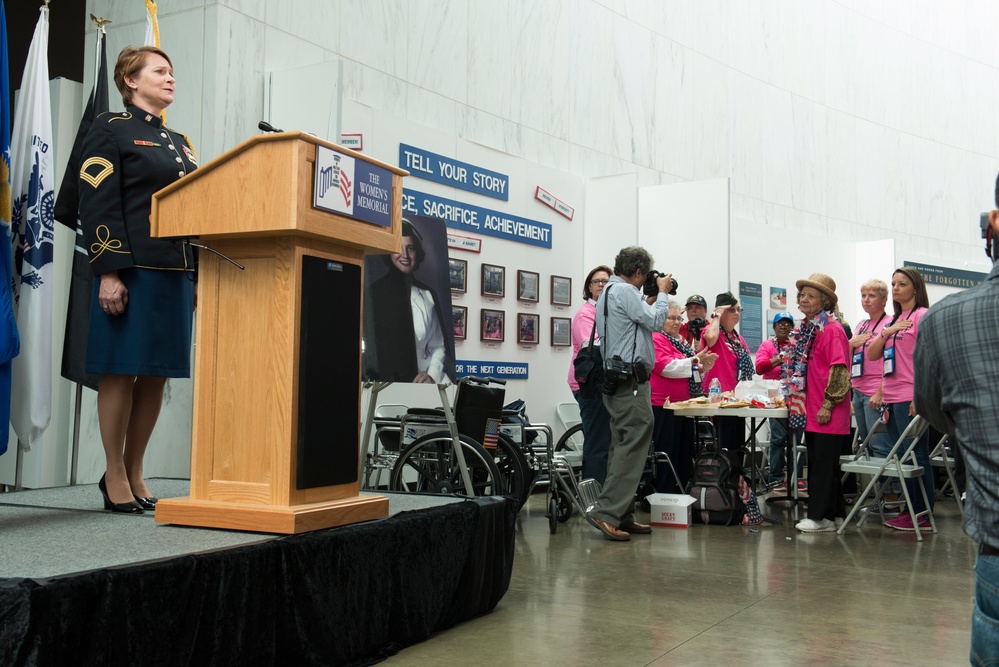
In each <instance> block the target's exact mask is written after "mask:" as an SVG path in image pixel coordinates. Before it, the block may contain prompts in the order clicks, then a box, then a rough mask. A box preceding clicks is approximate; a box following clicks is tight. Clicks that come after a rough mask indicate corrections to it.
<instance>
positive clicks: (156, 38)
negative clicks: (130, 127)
mask: <svg viewBox="0 0 999 667" xmlns="http://www.w3.org/2000/svg"><path fill="white" fill-rule="evenodd" d="M158 11H159V9H158V8H157V7H156V0H146V41H145V43H144V44H145V46H155V47H156V48H157V49H158V48H160V24H159V21H158V19H157V17H156V13H157V12H158ZM160 118H162V119H163V124H164V125H166V109H164V110H163V111H161V112H160Z"/></svg>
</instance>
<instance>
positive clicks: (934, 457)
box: [930, 435, 964, 516]
mask: <svg viewBox="0 0 999 667" xmlns="http://www.w3.org/2000/svg"><path fill="white" fill-rule="evenodd" d="M948 440H950V436H949V435H945V436H944V437H942V438H940V442H938V443H937V446H936V447H934V448H933V451H932V452H930V463H931V464H932V465H933V467H935V468H943V469H944V470H946V471H947V482H946V483H945V484H944V486H943V488H942V489H940V490H941V491H943V490H944V489H946V488H947V487H948V486H950V488H951V491H953V492H954V502H956V503H957V509H959V510H961V515H962V516H963V515H964V503H962V502H961V492H960V491H959V490H958V488H957V482H955V481H954V466H953V463H952V462H951V455H950V448H949V447H948V446H947V442H948Z"/></svg>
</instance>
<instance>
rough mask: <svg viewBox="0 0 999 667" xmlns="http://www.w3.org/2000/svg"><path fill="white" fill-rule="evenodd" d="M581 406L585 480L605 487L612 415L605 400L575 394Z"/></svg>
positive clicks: (598, 396) (599, 396) (583, 472)
mask: <svg viewBox="0 0 999 667" xmlns="http://www.w3.org/2000/svg"><path fill="white" fill-rule="evenodd" d="M572 395H573V397H574V398H575V399H576V403H578V404H579V418H580V419H581V420H582V422H583V470H582V475H583V477H582V478H583V479H595V480H597V481H598V482H600V486H603V485H604V481H606V479H607V452H608V451H610V443H611V430H610V415H609V414H607V408H605V407H604V401H603V398H601V395H599V394H598V395H597V397H596V398H584V397H583V396H582V395H581V394H580V393H579V392H578V391H577V392H573V394H572Z"/></svg>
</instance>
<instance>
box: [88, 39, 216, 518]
mask: <svg viewBox="0 0 999 667" xmlns="http://www.w3.org/2000/svg"><path fill="white" fill-rule="evenodd" d="M114 81H115V85H116V86H117V87H118V90H119V91H120V92H121V98H122V102H123V103H124V105H125V111H124V112H121V113H106V114H102V115H101V116H99V117H98V118H97V119H96V120H95V121H94V124H93V125H92V126H91V128H90V131H89V133H88V134H87V138H86V140H85V141H84V144H83V152H82V155H81V167H80V179H81V181H82V182H81V183H80V219H81V221H82V223H83V232H84V234H85V235H86V244H87V248H88V249H89V254H90V265H91V267H92V268H93V272H94V276H95V279H94V282H93V297H92V302H91V310H90V328H89V333H88V338H87V372H88V373H92V374H95V375H99V376H101V381H100V387H99V389H98V392H97V417H98V422H99V425H100V433H101V441H102V443H103V446H104V455H105V458H106V460H107V469H106V471H105V473H104V475H103V476H102V477H101V480H100V482H99V484H98V486H99V488H100V490H101V494H102V495H103V497H104V509H107V510H111V511H112V512H123V513H129V514H141V513H142V512H143V511H144V510H153V509H154V508H155V506H156V500H157V499H156V498H155V497H154V496H153V494H152V492H151V491H150V490H149V487H147V486H146V483H145V481H144V480H143V477H142V460H143V457H144V455H145V452H146V446H147V445H148V443H149V438H150V436H151V435H152V432H153V427H155V426H156V420H157V418H158V417H159V413H160V406H161V405H162V403H163V389H164V386H165V384H166V379H167V378H169V377H175V378H176V377H190V375H191V368H190V357H191V324H192V321H193V311H194V270H195V263H194V254H193V252H192V249H191V247H190V246H189V245H188V244H187V243H185V242H183V241H169V240H161V239H155V238H152V237H151V236H150V232H149V213H150V208H151V203H150V202H151V197H152V194H153V193H154V192H156V191H157V190H160V189H161V188H163V187H166V186H167V185H169V184H170V183H173V182H174V181H176V180H177V179H179V178H182V177H183V176H184V175H186V174H188V173H190V172H191V171H194V169H196V168H197V166H198V165H197V158H196V157H195V153H194V149H193V148H192V147H191V144H190V142H189V141H188V139H187V137H185V136H184V135H183V134H180V133H179V132H175V131H174V130H171V129H169V128H167V127H166V126H165V125H163V121H162V118H161V114H162V112H163V110H164V109H166V108H167V107H168V106H169V105H170V104H171V103H172V102H173V99H174V90H175V85H176V82H175V80H174V77H173V65H172V64H171V62H170V58H169V56H167V54H166V53H164V52H163V51H161V50H160V49H158V48H155V47H151V46H143V47H139V48H135V47H126V48H125V49H124V50H122V52H121V54H120V55H119V56H118V61H117V63H116V64H115V68H114Z"/></svg>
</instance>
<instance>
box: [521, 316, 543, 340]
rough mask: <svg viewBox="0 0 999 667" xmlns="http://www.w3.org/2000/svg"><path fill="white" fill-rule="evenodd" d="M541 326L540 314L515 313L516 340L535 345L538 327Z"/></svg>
mask: <svg viewBox="0 0 999 667" xmlns="http://www.w3.org/2000/svg"><path fill="white" fill-rule="evenodd" d="M540 328H541V316H540V315H534V314H531V313H517V342H518V343H526V344H529V345H536V344H537V343H538V336H539V333H538V329H540Z"/></svg>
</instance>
